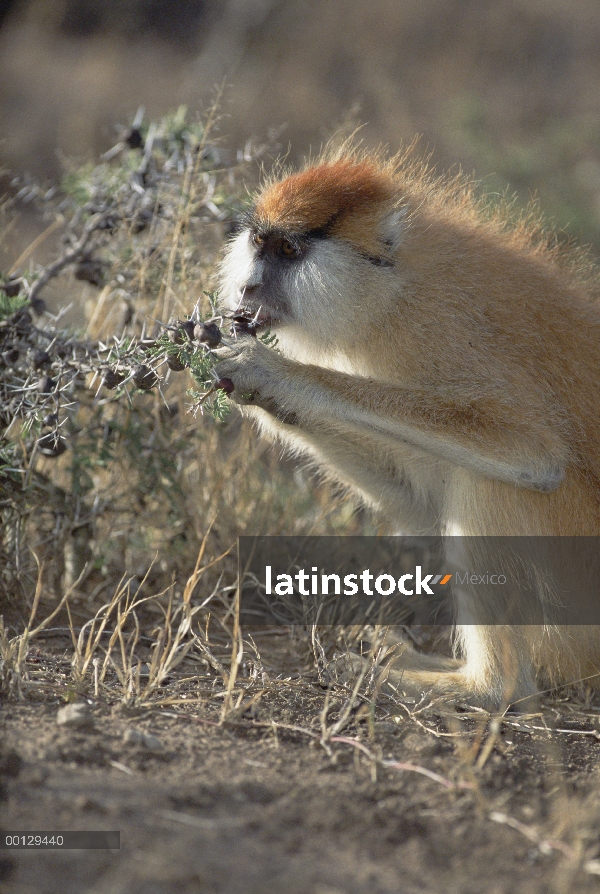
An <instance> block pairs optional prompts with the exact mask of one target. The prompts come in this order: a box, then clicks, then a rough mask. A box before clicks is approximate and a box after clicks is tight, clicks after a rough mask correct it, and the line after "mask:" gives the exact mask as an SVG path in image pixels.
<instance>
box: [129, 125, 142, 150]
mask: <svg viewBox="0 0 600 894" xmlns="http://www.w3.org/2000/svg"><path fill="white" fill-rule="evenodd" d="M125 142H126V143H127V145H128V146H129V148H130V149H139V148H140V146H141V145H142V143H143V142H144V138H143V137H142V132H141V130H140V129H139V127H132V128H131V130H130V131H129V133H128V134H127V136H126V137H125Z"/></svg>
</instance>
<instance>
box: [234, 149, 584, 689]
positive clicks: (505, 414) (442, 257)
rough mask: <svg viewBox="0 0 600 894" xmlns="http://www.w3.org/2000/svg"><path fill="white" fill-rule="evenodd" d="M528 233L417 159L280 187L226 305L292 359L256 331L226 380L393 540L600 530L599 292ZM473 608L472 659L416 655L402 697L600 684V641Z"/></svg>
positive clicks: (253, 214) (468, 640)
mask: <svg viewBox="0 0 600 894" xmlns="http://www.w3.org/2000/svg"><path fill="white" fill-rule="evenodd" d="M509 216H510V215H509V212H508V211H507V210H506V209H504V210H503V209H501V208H500V209H496V210H495V211H494V210H491V209H490V208H489V207H486V206H484V205H483V204H482V203H481V202H480V201H479V200H477V199H476V198H475V197H474V195H473V190H472V187H471V185H470V184H469V183H467V182H466V181H465V180H463V179H462V178H458V177H457V178H445V179H441V178H437V177H436V176H434V175H433V173H432V172H431V171H430V170H429V169H428V167H427V165H426V164H425V163H422V162H419V161H415V160H411V154H410V153H405V154H404V155H403V156H398V157H396V158H393V159H391V160H389V159H388V160H385V159H383V158H382V157H380V156H379V155H369V154H366V153H364V154H361V153H359V152H356V151H354V150H350V151H347V150H342V151H341V152H338V153H337V154H329V155H325V156H324V157H323V158H322V159H321V160H319V161H318V162H317V163H314V164H311V165H309V166H308V167H306V168H305V169H303V170H301V171H299V172H298V173H292V174H291V175H288V176H286V177H284V178H283V179H281V180H273V181H271V182H269V183H268V184H267V185H266V186H265V188H264V189H263V191H262V192H261V193H260V194H259V195H258V197H257V199H256V202H255V204H254V207H253V208H252V210H251V211H250V212H249V213H248V214H247V216H246V218H245V221H244V224H243V227H242V229H241V230H240V231H239V232H238V233H237V235H235V237H234V238H233V239H232V241H231V243H230V245H229V247H228V249H227V252H226V255H225V258H224V261H223V263H222V267H221V295H222V300H223V306H224V308H225V309H226V310H227V311H229V312H230V313H239V314H243V315H245V316H246V317H252V318H254V320H255V322H256V323H257V324H258V326H259V327H260V326H262V327H269V328H271V329H272V330H274V331H275V332H276V334H277V336H278V338H279V348H280V351H279V352H276V351H273V350H271V349H269V348H268V347H266V346H265V345H264V344H263V343H261V342H260V340H257V339H254V338H252V337H250V336H249V335H244V334H242V335H241V336H240V337H239V338H238V340H237V342H236V344H235V345H234V346H233V347H231V348H228V349H226V352H225V354H224V359H223V361H222V362H221V363H220V364H219V365H218V372H219V374H220V375H222V376H227V377H229V378H231V379H232V380H233V382H234V385H235V392H234V397H236V396H237V399H238V400H239V402H240V403H241V404H242V405H243V407H244V412H245V413H246V414H247V415H248V416H250V417H252V418H254V419H255V420H257V421H258V422H259V423H260V426H261V428H262V429H263V430H264V431H265V432H266V433H268V434H269V435H271V436H275V437H276V438H279V439H281V441H283V442H284V443H286V444H287V445H289V446H291V447H292V448H293V449H294V450H296V451H297V452H300V453H303V454H305V455H310V456H311V457H312V458H313V459H314V460H315V461H316V463H317V464H318V465H319V466H320V467H321V468H322V469H324V470H325V471H327V472H328V473H330V474H331V475H333V476H334V477H335V478H336V479H337V480H339V481H341V482H343V483H344V484H346V485H347V486H349V487H350V488H352V489H353V490H354V491H355V492H356V493H358V494H359V495H360V497H361V498H362V499H363V500H364V501H366V502H367V503H368V504H370V505H371V506H373V507H376V508H377V509H378V510H381V511H382V512H383V513H384V514H385V515H386V516H387V517H388V518H390V519H391V521H392V523H393V525H394V530H397V531H398V530H399V531H402V532H404V533H412V534H416V533H427V534H447V533H456V532H460V533H462V534H465V535H484V534H485V535H596V534H599V533H600V490H599V479H600V412H599V410H600V401H599V399H598V393H599V388H600V305H599V304H598V302H597V299H596V294H597V289H598V283H597V280H595V279H594V273H593V270H592V269H591V265H589V264H586V262H585V257H584V256H583V255H582V254H578V253H577V252H574V251H572V250H565V249H564V248H563V249H561V248H559V247H557V246H554V247H552V246H551V245H549V243H548V239H547V238H545V237H544V233H543V231H542V230H541V229H540V228H539V226H538V225H537V224H536V222H535V221H534V220H532V219H531V218H527V219H522V220H521V221H520V222H517V223H512V224H511V223H510V222H509ZM543 572H544V574H547V573H548V569H543ZM469 610H470V611H471V612H472V613H473V612H474V613H475V615H474V619H475V621H476V624H475V625H472V624H468V625H463V626H461V625H460V619H461V605H460V599H459V605H458V624H459V626H458V635H457V639H458V646H459V648H458V651H459V653H460V654H461V656H462V658H461V660H460V661H458V660H451V659H443V658H441V657H440V658H439V659H436V658H435V657H433V658H432V657H430V656H429V657H428V656H420V655H419V654H418V653H416V652H413V653H412V654H410V653H408V652H407V653H405V655H404V656H403V660H404V664H403V665H402V667H401V668H400V670H397V671H395V672H392V673H395V674H396V677H395V682H396V685H398V686H399V688H400V689H401V690H404V691H405V692H410V693H413V694H414V693H423V692H431V693H432V694H433V695H450V696H454V697H464V698H465V699H473V700H477V701H479V702H480V703H484V704H502V703H504V704H507V703H509V702H513V703H514V702H519V701H520V700H523V699H526V698H527V697H529V696H531V695H532V694H533V693H535V692H536V691H537V687H538V686H539V685H540V678H541V679H542V680H543V682H544V684H548V683H550V684H555V683H561V682H568V681H575V680H580V679H583V678H592V677H593V675H594V674H597V673H598V672H600V632H599V631H600V628H598V627H588V628H586V627H583V626H578V627H562V628H554V629H552V628H548V627H540V626H536V627H526V626H506V625H505V626H501V625H493V624H490V623H489V619H490V615H489V605H488V606H486V610H485V611H484V610H483V607H482V609H481V613H480V615H479V616H478V615H477V611H478V610H477V606H476V604H475V607H473V605H471V606H470V608H469ZM486 612H487V613H486ZM471 620H473V615H472V616H471ZM597 680H600V677H597V678H596V680H593V679H592V682H596V681H597Z"/></svg>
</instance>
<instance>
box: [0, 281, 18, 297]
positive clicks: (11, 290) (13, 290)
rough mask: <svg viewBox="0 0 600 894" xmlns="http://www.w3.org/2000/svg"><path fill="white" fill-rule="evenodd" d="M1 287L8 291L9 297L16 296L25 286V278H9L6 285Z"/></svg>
mask: <svg viewBox="0 0 600 894" xmlns="http://www.w3.org/2000/svg"><path fill="white" fill-rule="evenodd" d="M0 288H2V290H3V291H4V292H6V294H7V295H8V297H9V298H14V297H15V296H16V295H18V294H19V292H20V291H21V289H22V288H23V280H22V279H9V280H8V282H5V283H4V285H3V286H1V287H0Z"/></svg>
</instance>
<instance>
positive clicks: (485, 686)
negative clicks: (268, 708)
mask: <svg viewBox="0 0 600 894" xmlns="http://www.w3.org/2000/svg"><path fill="white" fill-rule="evenodd" d="M521 638H522V637H521V635H520V632H519V631H518V630H517V629H515V628H498V627H489V626H488V627H486V626H481V625H478V626H471V627H467V628H466V629H465V628H460V629H459V631H458V639H459V643H460V645H461V647H462V650H463V652H464V655H465V658H464V659H463V660H457V659H454V658H445V657H443V656H438V655H426V654H422V653H420V652H417V651H416V650H415V649H413V648H411V647H410V646H407V647H405V648H403V649H402V650H401V652H400V653H399V654H397V655H395V656H394V657H393V659H392V660H391V661H389V662H388V663H387V664H386V665H384V666H383V667H378V668H375V669H374V672H375V674H376V684H377V686H378V688H380V690H381V691H382V692H385V693H386V694H388V695H391V696H396V697H399V698H402V697H409V698H416V699H419V700H420V699H423V698H430V699H443V700H445V701H448V702H465V703H467V704H470V705H476V706H478V707H483V708H486V709H488V710H494V709H499V708H507V707H509V706H511V705H512V706H514V707H516V708H517V709H519V710H531V709H532V708H534V707H535V706H536V699H535V696H536V693H537V687H536V685H535V680H534V675H533V671H532V668H531V665H530V662H529V660H528V657H527V653H526V651H525V649H524V648H523V644H522V643H521ZM329 670H330V673H331V674H332V676H334V677H335V678H336V679H337V680H339V681H340V682H345V683H348V684H352V683H353V681H355V680H356V679H357V678H358V676H359V675H360V674H361V673H362V672H365V673H369V672H370V669H369V667H368V666H367V663H366V660H365V659H364V658H361V657H360V656H358V655H353V654H349V655H345V656H342V657H341V658H337V659H336V660H334V661H332V662H331V663H330V665H329Z"/></svg>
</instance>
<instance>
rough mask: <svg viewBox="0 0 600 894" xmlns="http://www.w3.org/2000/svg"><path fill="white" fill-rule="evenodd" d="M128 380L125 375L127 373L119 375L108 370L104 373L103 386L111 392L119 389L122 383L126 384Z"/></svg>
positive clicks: (114, 371) (112, 370)
mask: <svg viewBox="0 0 600 894" xmlns="http://www.w3.org/2000/svg"><path fill="white" fill-rule="evenodd" d="M126 378H127V376H126V375H125V373H119V372H117V371H116V370H114V369H107V370H106V372H105V373H104V377H103V379H102V384H103V385H104V387H105V388H108V389H109V390H110V391H114V390H115V388H118V387H119V385H120V384H121V382H124V381H125V379H126Z"/></svg>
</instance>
